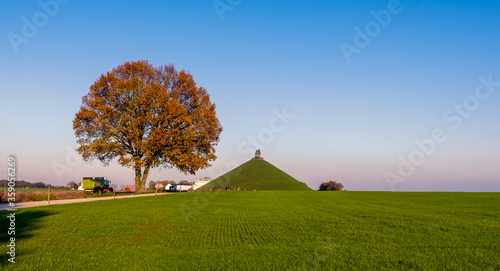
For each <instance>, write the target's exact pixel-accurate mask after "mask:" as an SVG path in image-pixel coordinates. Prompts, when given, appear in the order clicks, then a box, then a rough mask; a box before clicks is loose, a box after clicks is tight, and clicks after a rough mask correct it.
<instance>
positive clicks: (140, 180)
mask: <svg viewBox="0 0 500 271" xmlns="http://www.w3.org/2000/svg"><path fill="white" fill-rule="evenodd" d="M149 168H150V166H147V167H145V168H144V172H143V171H142V168H141V167H139V166H136V167H135V193H136V194H139V193H141V192H143V191H144V187H145V185H146V181H147V180H148V175H149Z"/></svg>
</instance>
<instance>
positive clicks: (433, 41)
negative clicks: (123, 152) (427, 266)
mask: <svg viewBox="0 0 500 271" xmlns="http://www.w3.org/2000/svg"><path fill="white" fill-rule="evenodd" d="M40 3H41V4H40ZM214 3H215V6H217V7H220V8H224V7H226V8H229V9H226V10H223V9H222V10H219V11H217V9H216V8H215V6H214ZM0 10H2V16H0V25H1V26H2V27H1V28H0V29H1V33H0V61H1V63H2V65H0V85H1V97H2V98H1V100H2V106H1V107H0V124H1V127H2V136H1V140H0V155H1V156H3V157H7V156H8V155H9V154H14V155H16V156H17V158H18V160H19V166H18V174H19V175H18V178H19V179H25V180H29V181H44V182H48V183H52V184H58V185H62V184H66V183H67V182H69V181H79V180H80V179H81V178H82V177H83V176H87V175H90V176H106V177H108V178H109V179H111V180H112V182H114V183H118V184H132V183H133V171H132V170H131V169H128V168H122V167H120V166H118V165H111V166H109V167H104V166H102V165H100V164H99V163H98V162H94V163H86V162H82V161H81V159H79V158H78V159H77V158H75V157H74V156H73V154H74V153H73V152H72V151H71V150H73V149H75V148H76V140H75V137H74V132H73V129H72V120H73V118H74V115H75V113H76V112H77V111H78V110H79V107H80V105H81V98H82V96H84V95H85V94H86V93H87V92H88V89H89V87H90V85H92V83H93V82H94V81H95V80H96V79H98V77H99V76H100V75H101V74H102V73H105V72H107V71H109V70H111V69H113V68H114V67H116V66H118V65H120V64H122V63H123V62H125V61H130V60H139V59H146V60H149V61H150V62H151V63H152V64H154V65H162V64H167V63H174V64H175V65H176V67H177V68H178V69H185V70H187V71H189V72H190V73H192V74H193V75H194V78H195V80H196V81H197V83H198V84H199V85H201V86H203V87H205V88H206V89H207V90H208V92H209V93H210V94H211V98H212V100H213V102H214V103H216V105H217V113H218V116H219V119H220V121H221V123H222V126H223V127H224V131H223V133H222V135H221V141H220V143H219V146H218V147H217V155H218V157H219V158H218V159H217V160H216V161H215V162H214V163H213V166H212V167H211V168H209V169H207V170H203V171H200V172H199V173H198V174H197V175H196V176H185V175H183V174H182V173H179V172H178V171H176V170H175V169H163V170H154V171H153V172H152V173H151V175H150V180H164V179H168V180H176V181H179V180H182V179H187V180H194V179H197V178H200V177H204V176H210V177H217V176H219V175H220V174H221V173H223V172H225V171H226V170H227V169H230V168H232V167H234V166H235V165H239V164H241V163H243V162H245V161H247V160H248V159H250V158H251V157H252V154H251V153H250V152H251V151H249V149H255V148H254V147H260V148H261V149H262V155H263V157H264V158H265V159H266V160H267V161H269V162H271V163H273V164H274V165H276V166H278V167H279V168H281V169H283V170H284V171H286V172H287V173H289V174H290V175H292V176H293V177H295V178H297V179H299V180H301V181H304V182H306V183H308V184H309V185H310V186H311V187H312V188H314V189H317V187H318V186H319V184H320V183H321V182H325V181H329V180H336V181H340V182H342V183H343V184H344V185H345V187H346V188H347V189H348V190H395V191H435V190H444V191H500V144H499V141H498V140H499V138H500V118H499V116H500V106H499V105H500V86H498V83H497V84H495V82H500V65H499V63H500V55H499V54H498V50H499V49H500V36H499V35H498V29H500V20H498V18H500V3H499V2H498V1H409V0H406V1H405V0H401V1H399V2H398V1H393V0H391V1H314V2H311V1H273V2H269V1H246V0H240V1H236V0H232V1H228V0H221V1H141V2H135V1H120V2H113V1H62V0H61V1H59V2H56V1H55V0H49V1H44V0H41V1H40V2H38V1H1V2H0ZM373 14H379V15H376V16H379V18H378V20H377V18H375V17H376V16H375V17H374V15H373ZM387 14H389V16H390V19H389V17H387ZM384 15H385V17H384ZM30 25H31V27H30ZM355 29H359V31H361V33H362V34H359V33H358V32H357V30H355ZM361 36H364V37H365V39H363V38H362V37H361ZM356 41H358V45H362V46H359V47H358V46H357V45H356ZM360 41H363V42H362V43H359V42H360ZM346 44H348V45H349V46H352V47H350V48H355V50H357V53H353V54H349V55H347V56H346V54H345V53H343V51H342V49H341V48H342V46H344V47H345V45H346ZM361 47H362V48H361ZM348 59H350V61H348ZM479 78H483V79H479ZM482 81H486V82H487V81H490V83H489V84H488V83H486V84H484V83H481V82H482ZM488 86H489V87H490V88H491V89H492V91H490V90H489V89H488ZM477 88H479V90H478V91H477V92H476V89H477ZM477 95H479V96H481V97H483V98H481V99H480V98H478V96H477ZM486 96H487V97H486ZM455 105H457V106H459V107H460V106H461V107H462V110H465V111H464V112H462V113H460V112H459V111H456V110H457V109H456V107H455ZM277 112H278V113H277ZM283 115H288V117H283ZM279 116H281V118H280V117H279ZM292 116H293V117H292ZM444 116H445V117H444ZM459 122H460V125H458V124H459ZM457 126H458V127H457ZM436 129H438V130H439V131H442V134H443V135H442V136H441V137H442V138H446V139H445V140H442V141H443V142H439V143H438V142H435V141H434V146H433V145H432V144H431V143H429V144H431V145H426V146H427V147H428V148H429V150H428V152H427V153H424V150H422V149H421V148H419V147H418V146H417V145H416V143H415V141H416V140H418V141H421V142H429V141H426V140H427V139H430V140H433V139H432V135H433V133H434V131H435V130H436ZM251 138H257V143H258V144H252V143H251V142H252V140H251ZM431 147H432V148H431ZM419 159H420V160H419ZM402 161H406V162H402ZM405 164H409V168H408V167H405ZM406 166H408V165H406ZM6 168H7V165H5V166H4V167H1V166H0V176H6V171H7V170H6ZM388 176H389V177H388ZM395 176H396V177H395Z"/></svg>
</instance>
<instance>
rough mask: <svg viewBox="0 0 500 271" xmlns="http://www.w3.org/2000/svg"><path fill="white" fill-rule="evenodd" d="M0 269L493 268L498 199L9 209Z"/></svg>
mask: <svg viewBox="0 0 500 271" xmlns="http://www.w3.org/2000/svg"><path fill="white" fill-rule="evenodd" d="M0 215H1V220H0V222H1V223H0V226H1V229H2V243H1V245H2V247H3V250H2V251H3V252H2V254H1V255H0V260H1V267H0V269H2V268H3V269H4V270H7V269H8V270H408V269H410V270H500V193H391V192H318V191H297V192H295V191H257V192H254V191H246V192H196V193H178V194H172V195H163V196H155V197H142V198H132V199H116V200H109V201H96V202H89V203H77V204H67V205H58V206H45V207H36V208H27V209H20V210H19V211H18V212H17V214H16V253H17V255H16V263H15V264H11V263H8V262H7V259H8V257H9V256H8V255H6V253H5V252H6V245H7V244H8V243H7V242H6V234H5V232H6V230H7V228H8V225H7V220H6V216H7V215H8V214H7V212H5V211H2V212H1V214H0Z"/></svg>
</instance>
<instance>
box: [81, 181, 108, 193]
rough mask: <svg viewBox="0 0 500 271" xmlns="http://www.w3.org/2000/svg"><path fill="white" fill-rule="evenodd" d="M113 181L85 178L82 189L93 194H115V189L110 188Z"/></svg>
mask: <svg viewBox="0 0 500 271" xmlns="http://www.w3.org/2000/svg"><path fill="white" fill-rule="evenodd" d="M110 184H111V181H109V180H106V179H104V177H83V180H82V188H83V190H85V192H92V193H96V194H97V193H99V194H100V193H101V192H104V193H107V192H113V188H111V187H110Z"/></svg>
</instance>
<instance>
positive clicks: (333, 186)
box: [319, 181, 344, 191]
mask: <svg viewBox="0 0 500 271" xmlns="http://www.w3.org/2000/svg"><path fill="white" fill-rule="evenodd" d="M343 189H344V185H343V184H341V183H338V182H335V181H329V182H326V183H322V184H320V185H319V191H342V190H343Z"/></svg>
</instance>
